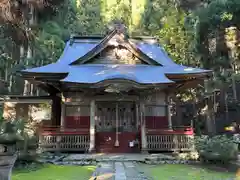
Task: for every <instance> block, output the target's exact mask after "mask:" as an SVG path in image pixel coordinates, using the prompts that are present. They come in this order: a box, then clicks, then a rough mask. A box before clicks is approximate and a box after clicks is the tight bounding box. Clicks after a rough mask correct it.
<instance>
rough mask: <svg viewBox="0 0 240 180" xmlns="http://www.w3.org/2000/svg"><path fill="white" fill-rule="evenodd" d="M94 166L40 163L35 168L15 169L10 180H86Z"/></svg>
mask: <svg viewBox="0 0 240 180" xmlns="http://www.w3.org/2000/svg"><path fill="white" fill-rule="evenodd" d="M94 170H95V167H94V166H57V165H50V164H46V165H41V166H38V167H37V168H24V169H16V170H14V171H13V176H12V180H75V179H76V180H88V179H89V178H90V177H91V175H92V173H93V171H94Z"/></svg>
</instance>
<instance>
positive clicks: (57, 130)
mask: <svg viewBox="0 0 240 180" xmlns="http://www.w3.org/2000/svg"><path fill="white" fill-rule="evenodd" d="M39 130H40V131H39V132H40V133H41V135H76V134H78V135H87V134H89V128H74V127H72V128H70V127H68V128H65V127H63V126H43V127H41V128H40V129H39Z"/></svg>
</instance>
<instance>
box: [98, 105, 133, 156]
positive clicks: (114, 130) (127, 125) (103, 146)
mask: <svg viewBox="0 0 240 180" xmlns="http://www.w3.org/2000/svg"><path fill="white" fill-rule="evenodd" d="M136 117H137V116H136V105H135V103H133V102H97V103H96V118H95V119H96V123H95V124H96V149H97V151H98V152H121V153H122V152H130V151H132V148H130V147H129V142H130V141H134V140H136V139H137V138H138V122H137V118H136ZM117 141H118V143H116V142H117ZM117 144H118V145H117Z"/></svg>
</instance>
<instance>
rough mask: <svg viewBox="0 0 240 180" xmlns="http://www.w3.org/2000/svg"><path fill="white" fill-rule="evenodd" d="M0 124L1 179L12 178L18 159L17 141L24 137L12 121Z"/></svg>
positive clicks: (8, 179) (7, 179)
mask: <svg viewBox="0 0 240 180" xmlns="http://www.w3.org/2000/svg"><path fill="white" fill-rule="evenodd" d="M0 126H1V132H0V180H10V179H11V174H12V168H13V166H14V163H15V161H16V159H17V148H16V147H17V142H18V141H21V140H23V138H22V137H21V136H20V135H19V134H18V133H17V130H16V129H15V127H14V125H13V124H12V123H11V122H4V123H1V125H0Z"/></svg>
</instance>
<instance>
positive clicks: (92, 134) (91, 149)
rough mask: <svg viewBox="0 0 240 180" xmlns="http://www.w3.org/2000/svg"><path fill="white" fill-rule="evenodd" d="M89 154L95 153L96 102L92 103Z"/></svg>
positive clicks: (92, 101)
mask: <svg viewBox="0 0 240 180" xmlns="http://www.w3.org/2000/svg"><path fill="white" fill-rule="evenodd" d="M89 152H92V153H93V152H95V100H91V103H90V146H89Z"/></svg>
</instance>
